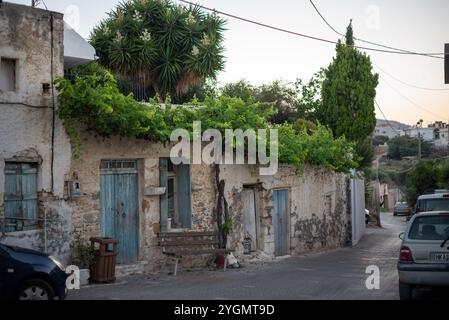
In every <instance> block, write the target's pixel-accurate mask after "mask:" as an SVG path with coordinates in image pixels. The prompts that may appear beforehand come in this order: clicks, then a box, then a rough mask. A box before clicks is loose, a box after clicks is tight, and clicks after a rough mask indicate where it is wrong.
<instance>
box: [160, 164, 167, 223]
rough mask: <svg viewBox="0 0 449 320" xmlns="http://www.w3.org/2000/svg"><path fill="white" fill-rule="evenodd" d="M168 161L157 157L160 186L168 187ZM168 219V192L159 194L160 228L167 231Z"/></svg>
mask: <svg viewBox="0 0 449 320" xmlns="http://www.w3.org/2000/svg"><path fill="white" fill-rule="evenodd" d="M168 161H169V159H165V158H161V159H159V183H160V187H161V188H167V187H168V171H167V170H168ZM167 220H168V192H165V193H164V194H161V195H160V221H161V230H162V231H167Z"/></svg>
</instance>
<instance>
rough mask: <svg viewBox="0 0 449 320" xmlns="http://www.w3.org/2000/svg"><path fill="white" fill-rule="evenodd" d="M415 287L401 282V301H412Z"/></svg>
mask: <svg viewBox="0 0 449 320" xmlns="http://www.w3.org/2000/svg"><path fill="white" fill-rule="evenodd" d="M412 298H413V286H412V285H410V284H407V283H402V282H399V299H401V300H412Z"/></svg>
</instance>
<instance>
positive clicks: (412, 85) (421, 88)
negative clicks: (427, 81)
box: [371, 61, 449, 91]
mask: <svg viewBox="0 0 449 320" xmlns="http://www.w3.org/2000/svg"><path fill="white" fill-rule="evenodd" d="M371 62H372V63H373V64H374V65H375V66H376V68H377V69H379V70H380V71H381V72H383V73H385V74H386V75H388V76H389V77H390V78H392V79H394V80H396V81H398V82H400V83H402V84H404V85H406V86H409V87H412V88H415V89H420V90H430V91H449V89H445V88H427V87H420V86H417V85H414V84H410V83H407V82H405V81H402V80H401V79H398V78H396V77H395V76H393V75H392V74H390V73H388V72H387V71H385V70H383V69H382V68H381V67H379V65H378V64H377V63H375V62H374V61H371Z"/></svg>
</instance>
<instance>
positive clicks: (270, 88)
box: [256, 80, 298, 124]
mask: <svg viewBox="0 0 449 320" xmlns="http://www.w3.org/2000/svg"><path fill="white" fill-rule="evenodd" d="M256 100H257V101H258V102H259V103H260V105H261V107H262V108H268V107H271V106H272V107H273V108H274V110H276V111H277V113H276V114H275V115H273V116H272V117H271V118H270V119H268V120H269V121H270V122H271V123H278V124H281V123H284V122H288V123H292V122H294V120H295V119H297V118H298V115H297V112H296V108H295V103H296V92H295V88H294V87H293V86H292V85H291V84H290V83H288V82H283V81H279V80H276V81H273V82H271V83H268V84H263V85H261V86H259V87H258V90H257V94H256Z"/></svg>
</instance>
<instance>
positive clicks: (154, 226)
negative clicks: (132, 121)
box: [70, 132, 351, 270]
mask: <svg viewBox="0 0 449 320" xmlns="http://www.w3.org/2000/svg"><path fill="white" fill-rule="evenodd" d="M82 141H83V142H82V143H83V151H82V155H81V158H80V159H79V160H73V161H72V167H71V175H72V174H74V175H76V176H77V177H78V178H79V181H80V183H81V193H82V195H81V197H80V198H79V199H74V200H72V201H70V205H71V206H72V208H73V209H74V213H73V227H74V228H75V229H76V230H79V231H81V232H82V234H83V235H84V237H85V238H86V239H87V238H89V237H91V236H98V235H99V234H100V224H101V221H100V219H101V217H100V162H101V160H104V159H110V160H114V159H136V160H138V167H139V168H138V169H139V173H140V185H139V189H140V201H139V203H140V209H139V210H140V213H139V217H140V218H139V221H140V233H139V234H140V237H139V240H140V250H139V252H140V257H139V258H140V260H141V261H148V262H149V263H148V264H147V268H149V269H151V270H154V269H155V268H157V267H159V266H160V264H161V262H162V259H163V257H162V255H161V253H160V251H161V250H160V248H159V247H158V246H157V239H156V233H157V231H158V227H159V219H160V212H159V196H144V195H143V194H142V191H143V190H144V189H145V188H147V187H158V186H159V158H160V157H169V152H170V146H169V145H167V146H166V147H164V146H162V145H160V144H154V143H151V142H148V141H143V140H130V139H120V138H117V137H112V138H108V139H102V138H100V137H98V136H97V135H95V134H90V133H87V132H86V133H83V134H82ZM220 172H221V174H220V179H224V180H225V181H226V189H225V195H226V198H227V200H228V203H229V209H230V214H231V216H232V218H233V230H232V232H231V234H230V235H229V239H228V244H229V247H231V248H235V249H236V255H237V256H240V257H241V256H242V254H243V246H242V241H243V238H244V231H243V230H244V229H243V226H244V221H243V216H242V205H243V203H242V200H241V192H242V189H243V187H244V185H257V186H258V187H257V190H258V191H257V195H256V196H257V198H258V202H257V204H258V211H259V216H260V230H261V232H260V233H261V238H262V239H261V240H262V241H261V244H260V249H261V250H262V251H263V252H265V253H266V254H268V255H270V256H273V254H274V235H273V227H272V214H273V190H274V189H278V188H287V189H289V199H290V205H289V209H290V225H289V232H290V248H291V250H290V253H291V254H293V255H294V254H301V253H303V252H309V251H316V250H322V249H331V248H336V247H340V246H343V245H346V244H347V241H348V239H349V241H350V239H351V225H350V212H348V204H347V176H345V175H342V174H335V173H333V172H331V171H329V170H326V169H323V168H318V167H311V166H307V167H305V168H304V170H303V171H302V172H297V170H296V169H295V168H294V167H291V166H281V167H280V169H279V172H278V173H277V174H276V175H275V176H269V177H264V176H260V175H259V170H258V167H257V166H246V165H232V166H230V165H223V166H220ZM191 190H192V228H193V229H194V230H208V231H210V230H216V228H217V227H216V217H214V213H213V212H214V210H213V209H214V207H215V205H216V195H215V171H214V168H213V167H212V166H207V165H193V166H192V169H191ZM203 261H204V260H203Z"/></svg>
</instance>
